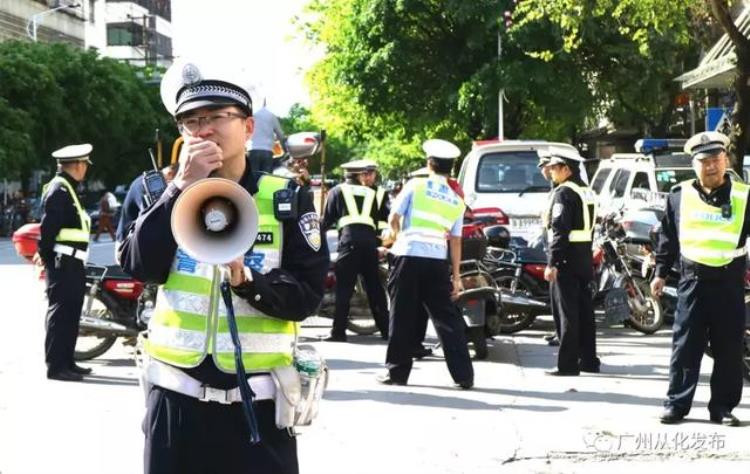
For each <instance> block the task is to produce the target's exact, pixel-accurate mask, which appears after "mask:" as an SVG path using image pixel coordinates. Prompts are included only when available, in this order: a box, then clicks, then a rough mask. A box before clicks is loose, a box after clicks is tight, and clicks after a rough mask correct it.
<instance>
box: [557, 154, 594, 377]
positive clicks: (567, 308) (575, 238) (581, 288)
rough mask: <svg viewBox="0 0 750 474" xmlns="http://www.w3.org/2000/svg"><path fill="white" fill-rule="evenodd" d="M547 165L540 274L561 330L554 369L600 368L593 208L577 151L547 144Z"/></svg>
mask: <svg viewBox="0 0 750 474" xmlns="http://www.w3.org/2000/svg"><path fill="white" fill-rule="evenodd" d="M548 155H549V164H548V165H547V169H548V170H549V173H550V176H551V178H552V181H553V182H554V184H555V185H556V188H555V189H554V191H552V193H553V195H552V206H551V208H550V215H549V218H548V222H549V224H548V229H547V235H548V239H549V259H548V263H547V268H545V270H544V279H545V280H547V281H548V282H549V283H550V299H551V303H552V315H553V317H554V319H555V321H556V324H557V327H558V331H559V335H560V350H559V352H558V355H557V370H553V371H550V372H547V374H548V375H557V376H569V375H578V374H579V373H580V372H599V366H600V361H599V358H598V357H597V356H596V326H595V323H594V306H593V303H592V301H591V290H590V289H589V284H590V283H591V280H592V279H593V269H592V250H591V238H592V233H593V225H594V216H595V215H596V209H595V205H594V200H593V195H592V194H591V192H590V191H589V189H588V188H587V187H586V185H585V184H584V183H583V181H582V180H581V178H580V170H579V166H580V164H581V162H582V161H583V158H581V157H580V156H579V155H578V153H575V152H574V151H570V150H568V149H565V148H559V147H550V148H549V150H548Z"/></svg>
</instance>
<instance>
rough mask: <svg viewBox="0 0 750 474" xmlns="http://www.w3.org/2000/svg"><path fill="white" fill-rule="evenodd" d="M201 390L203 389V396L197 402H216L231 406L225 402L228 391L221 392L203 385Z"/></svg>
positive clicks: (227, 401) (228, 402)
mask: <svg viewBox="0 0 750 474" xmlns="http://www.w3.org/2000/svg"><path fill="white" fill-rule="evenodd" d="M201 388H202V389H203V396H202V397H200V398H198V400H200V401H202V402H218V403H221V404H222V405H231V404H232V402H230V401H229V400H227V395H228V394H229V391H228V390H221V389H218V388H213V387H209V386H207V385H204V386H203V387H201Z"/></svg>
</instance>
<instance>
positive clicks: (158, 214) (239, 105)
mask: <svg viewBox="0 0 750 474" xmlns="http://www.w3.org/2000/svg"><path fill="white" fill-rule="evenodd" d="M248 77H251V76H250V73H249V72H248V71H242V70H241V69H239V68H238V69H233V68H231V66H230V65H229V63H227V62H226V61H224V62H220V61H218V60H216V59H214V61H202V62H191V61H187V60H185V59H182V60H178V61H176V62H175V63H173V64H172V66H171V67H170V68H169V69H168V70H167V71H166V73H165V74H164V77H163V79H162V85H161V93H162V101H163V102H164V105H165V107H166V108H167V110H168V111H169V112H170V113H171V114H172V115H173V116H174V117H175V120H176V122H177V126H178V129H179V131H180V134H181V135H182V137H183V138H184V144H183V148H182V151H181V155H180V168H179V171H178V172H177V175H176V176H175V178H174V180H173V181H172V183H170V184H169V186H168V187H167V189H166V191H164V193H163V194H162V195H161V198H159V200H158V201H157V202H156V203H155V204H153V205H152V206H151V207H150V208H149V209H147V210H146V211H144V212H142V213H141V214H140V215H139V216H138V218H137V219H136V221H135V226H134V229H133V232H132V233H130V234H129V235H127V236H126V238H125V241H124V242H123V244H122V247H121V252H122V253H121V262H122V265H123V268H124V269H125V271H127V272H129V273H131V274H132V275H133V276H134V277H136V278H138V279H140V280H143V281H147V282H154V283H159V284H160V286H159V292H158V295H157V298H156V306H155V308H154V315H153V317H152V318H151V320H150V321H149V328H148V333H147V335H148V337H147V339H146V343H145V345H144V349H145V351H144V352H145V354H146V356H147V357H146V361H147V364H146V365H144V367H145V368H146V370H145V371H144V376H145V379H146V381H147V382H148V383H149V384H150V391H149V394H148V400H147V411H146V419H145V420H144V422H143V427H144V430H145V450H144V471H145V472H146V473H147V474H148V473H160V474H166V473H174V474H183V473H193V474H198V473H201V474H212V473H218V472H255V473H268V474H276V473H284V474H291V473H297V472H298V471H299V467H298V461H297V441H296V438H295V436H294V432H293V426H290V424H289V423H290V419H289V418H288V417H285V416H280V417H279V418H278V419H277V418H276V408H277V404H276V401H277V400H286V399H285V398H284V395H282V394H280V393H279V392H278V390H279V388H277V384H276V382H278V383H279V385H278V386H279V387H283V389H284V390H288V389H292V390H294V389H295V387H294V385H295V384H294V383H293V382H294V380H295V379H294V377H292V380H291V381H292V384H291V386H287V385H288V384H286V382H287V380H286V378H284V379H283V380H282V378H281V377H278V378H273V377H272V375H271V373H277V372H280V373H282V372H283V373H286V374H289V373H290V372H289V370H287V369H289V368H291V367H292V362H293V356H294V347H295V341H296V334H297V330H298V328H297V322H298V321H302V320H303V319H305V318H306V317H308V316H310V315H311V314H312V313H313V312H314V311H315V310H316V309H317V308H318V306H319V304H320V301H321V299H322V296H323V281H324V278H325V274H326V272H327V270H328V265H329V255H328V249H327V247H326V243H325V240H324V239H321V234H320V225H319V221H318V215H317V213H316V212H315V208H314V207H313V202H312V198H311V197H310V195H309V194H308V193H303V194H299V193H297V185H296V183H294V182H293V181H291V180H289V179H285V178H281V177H278V176H273V175H269V174H266V173H262V172H260V171H259V170H257V168H255V164H254V163H253V162H252V161H249V160H248V159H247V158H246V156H245V142H246V141H247V139H248V138H250V136H252V133H253V125H254V122H253V118H252V112H253V104H252V99H251V96H250V86H249V85H248V84H247V82H246V81H247V80H248ZM209 175H210V176H216V177H220V178H224V179H227V180H231V181H234V182H236V183H238V184H239V185H240V186H242V187H243V188H245V189H246V190H247V191H248V193H250V194H251V195H252V196H253V199H254V201H255V203H256V206H257V208H258V214H259V221H258V222H259V224H258V237H257V238H256V240H255V241H254V242H252V241H248V242H247V246H248V248H250V247H251V246H252V248H251V249H250V250H249V251H248V252H247V253H246V254H245V256H244V258H240V259H237V260H235V261H233V262H229V263H228V264H227V266H228V267H229V269H230V274H231V278H230V282H229V283H230V285H231V294H229V295H228V294H226V293H225V292H224V291H223V289H225V286H224V285H223V283H222V282H223V279H222V278H221V277H220V274H221V273H222V272H221V271H220V270H221V269H220V268H217V267H216V266H215V265H212V264H211V263H209V262H203V261H199V260H196V259H194V258H193V257H191V256H190V255H188V254H187V253H186V252H185V251H184V250H183V249H181V248H178V245H177V241H176V240H175V237H174V234H173V232H172V228H171V225H170V220H171V217H172V210H173V207H174V205H175V203H176V201H177V199H178V197H179V196H180V195H181V193H183V192H185V189H186V188H187V187H188V186H190V185H192V184H193V183H196V182H198V181H200V180H202V179H204V178H206V177H208V176H209ZM220 295H221V296H220ZM222 296H223V297H224V298H222ZM227 299H229V300H231V303H232V306H233V307H234V310H235V311H236V313H237V315H236V316H237V318H236V322H237V324H236V326H237V327H236V329H237V330H236V331H234V330H233V329H231V328H230V323H229V318H228V317H227V314H228V306H229V305H228V304H227V303H226V300H227ZM232 332H235V334H231V333H232ZM236 339H239V340H240V341H241V343H240V344H239V345H240V346H241V349H242V352H241V354H238V357H237V359H241V361H242V364H243V365H244V369H245V372H246V373H245V375H246V376H247V378H245V377H243V375H242V371H241V369H240V365H239V364H238V363H237V359H235V357H234V356H235V354H234V350H235V347H236V346H235V340H236ZM292 371H294V369H293V368H292ZM282 382H284V383H282ZM297 382H298V381H297ZM248 386H249V389H248ZM296 390H299V385H296ZM250 392H252V393H250ZM285 393H286V392H285ZM290 393H294V392H290ZM297 393H298V392H297ZM284 403H285V405H283V406H287V405H286V402H284ZM283 406H282V405H279V408H283ZM279 413H283V410H281V409H280V410H279Z"/></svg>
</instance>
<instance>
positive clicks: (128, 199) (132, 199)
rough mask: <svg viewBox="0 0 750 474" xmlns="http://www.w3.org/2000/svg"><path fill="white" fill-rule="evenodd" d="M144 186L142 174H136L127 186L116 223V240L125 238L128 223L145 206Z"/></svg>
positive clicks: (133, 219) (120, 240) (132, 220)
mask: <svg viewBox="0 0 750 474" xmlns="http://www.w3.org/2000/svg"><path fill="white" fill-rule="evenodd" d="M145 195H146V188H145V187H144V186H143V175H138V176H137V177H136V178H135V179H134V180H133V182H132V183H130V188H128V194H127V195H125V200H124V201H123V202H122V208H121V209H120V222H119V223H118V224H117V237H116V239H117V241H118V242H122V241H123V240H125V235H126V234H127V233H128V228H129V227H130V224H132V223H133V222H135V220H136V218H137V217H138V214H140V213H141V211H142V210H143V209H144V208H145V207H146V199H145Z"/></svg>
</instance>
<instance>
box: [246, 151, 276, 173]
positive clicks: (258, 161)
mask: <svg viewBox="0 0 750 474" xmlns="http://www.w3.org/2000/svg"><path fill="white" fill-rule="evenodd" d="M250 162H251V163H252V164H253V170H258V171H263V172H264V173H273V152H272V151H271V150H250Z"/></svg>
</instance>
